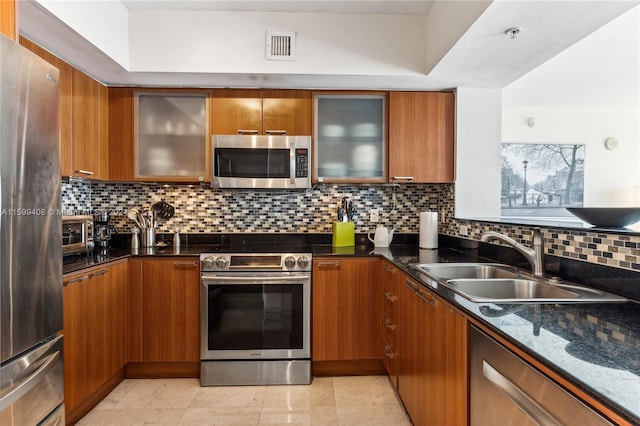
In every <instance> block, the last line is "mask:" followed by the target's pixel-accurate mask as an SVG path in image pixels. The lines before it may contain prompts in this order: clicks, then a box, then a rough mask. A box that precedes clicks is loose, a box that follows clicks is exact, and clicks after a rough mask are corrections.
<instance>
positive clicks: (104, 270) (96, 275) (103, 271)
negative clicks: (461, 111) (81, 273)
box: [89, 269, 109, 278]
mask: <svg viewBox="0 0 640 426" xmlns="http://www.w3.org/2000/svg"><path fill="white" fill-rule="evenodd" d="M107 272H109V270H108V269H103V270H102V271H98V272H93V273H91V274H89V278H93V277H99V276H101V275H104V274H106V273H107Z"/></svg>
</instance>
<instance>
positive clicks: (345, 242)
mask: <svg viewBox="0 0 640 426" xmlns="http://www.w3.org/2000/svg"><path fill="white" fill-rule="evenodd" d="M331 245H332V246H333V247H350V246H355V245H356V231H355V223H353V222H334V223H333V238H332V241H331Z"/></svg>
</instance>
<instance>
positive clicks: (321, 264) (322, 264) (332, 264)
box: [317, 262, 340, 268]
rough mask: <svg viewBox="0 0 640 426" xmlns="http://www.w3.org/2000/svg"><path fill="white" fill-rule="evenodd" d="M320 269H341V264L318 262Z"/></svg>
mask: <svg viewBox="0 0 640 426" xmlns="http://www.w3.org/2000/svg"><path fill="white" fill-rule="evenodd" d="M317 265H318V268H322V267H323V266H334V267H336V268H339V267H340V262H318V263H317Z"/></svg>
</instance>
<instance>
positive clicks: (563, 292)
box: [411, 263, 629, 303]
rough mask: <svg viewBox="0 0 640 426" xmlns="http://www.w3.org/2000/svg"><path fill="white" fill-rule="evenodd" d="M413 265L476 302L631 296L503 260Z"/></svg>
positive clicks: (581, 300) (591, 300) (586, 300)
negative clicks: (539, 273) (540, 275)
mask: <svg viewBox="0 0 640 426" xmlns="http://www.w3.org/2000/svg"><path fill="white" fill-rule="evenodd" d="M411 266H412V267H413V268H414V269H416V270H418V271H420V272H423V273H425V274H427V275H429V276H430V277H432V278H434V279H436V280H437V281H438V283H439V284H441V285H442V286H444V287H446V288H448V289H450V290H452V291H453V292H455V293H457V294H459V295H461V296H462V297H464V298H466V299H468V300H470V301H472V302H493V303H594V302H598V303H605V302H627V301H628V300H629V299H627V298H624V297H621V296H617V295H615V294H611V293H608V292H605V291H600V290H596V289H592V288H588V287H583V286H579V285H576V284H573V283H569V282H566V281H556V280H551V279H546V278H538V277H533V276H531V275H528V274H526V273H521V272H519V271H518V269H516V268H514V267H512V266H509V265H504V264H499V263H422V264H412V265H411Z"/></svg>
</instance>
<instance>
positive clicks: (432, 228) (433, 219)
mask: <svg viewBox="0 0 640 426" xmlns="http://www.w3.org/2000/svg"><path fill="white" fill-rule="evenodd" d="M419 246H420V248H427V249H435V248H438V213H437V212H422V213H420V243H419Z"/></svg>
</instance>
